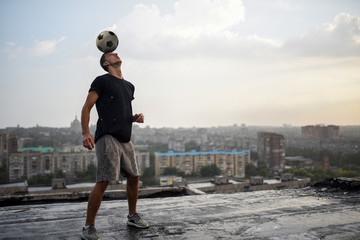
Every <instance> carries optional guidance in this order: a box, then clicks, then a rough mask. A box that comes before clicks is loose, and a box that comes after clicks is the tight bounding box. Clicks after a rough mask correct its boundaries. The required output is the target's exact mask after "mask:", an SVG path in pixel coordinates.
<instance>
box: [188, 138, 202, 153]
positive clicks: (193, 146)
mask: <svg viewBox="0 0 360 240" xmlns="http://www.w3.org/2000/svg"><path fill="white" fill-rule="evenodd" d="M191 150H196V151H200V145H199V144H197V143H196V142H195V141H194V140H192V141H189V142H186V143H185V152H190V151H191Z"/></svg>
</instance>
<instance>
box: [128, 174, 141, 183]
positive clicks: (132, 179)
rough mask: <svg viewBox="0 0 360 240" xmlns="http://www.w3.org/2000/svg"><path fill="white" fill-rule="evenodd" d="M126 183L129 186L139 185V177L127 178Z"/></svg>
mask: <svg viewBox="0 0 360 240" xmlns="http://www.w3.org/2000/svg"><path fill="white" fill-rule="evenodd" d="M127 182H128V183H129V184H138V183H139V176H136V177H131V176H127Z"/></svg>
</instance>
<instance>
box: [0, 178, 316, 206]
mask: <svg viewBox="0 0 360 240" xmlns="http://www.w3.org/2000/svg"><path fill="white" fill-rule="evenodd" d="M309 185H310V179H303V180H298V181H291V182H282V183H274V184H265V185H256V186H251V185H250V183H249V182H243V183H238V184H232V183H230V184H223V185H215V186H209V187H200V188H197V189H193V188H189V187H159V188H141V189H139V198H155V197H177V196H185V195H202V194H205V193H236V192H249V191H261V190H279V189H287V188H292V189H297V188H304V187H307V186H309ZM115 188H118V189H115ZM122 188H123V186H122V185H113V186H109V188H108V189H107V190H106V192H105V194H104V197H103V199H104V200H114V199H126V198H127V197H126V190H125V189H122ZM91 189H92V188H78V189H76V188H74V189H57V190H52V191H41V192H32V193H26V194H13V195H4V196H0V206H9V205H21V204H39V203H54V202H73V201H87V199H88V198H89V195H90V192H91Z"/></svg>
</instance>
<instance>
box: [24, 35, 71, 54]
mask: <svg viewBox="0 0 360 240" xmlns="http://www.w3.org/2000/svg"><path fill="white" fill-rule="evenodd" d="M65 39H66V38H65V37H61V38H59V39H53V40H45V41H40V42H39V41H35V44H34V46H33V47H32V48H30V49H29V52H28V54H29V56H30V57H43V56H46V55H49V54H51V53H53V52H55V49H56V46H57V44H59V43H60V42H62V41H64V40H65Z"/></svg>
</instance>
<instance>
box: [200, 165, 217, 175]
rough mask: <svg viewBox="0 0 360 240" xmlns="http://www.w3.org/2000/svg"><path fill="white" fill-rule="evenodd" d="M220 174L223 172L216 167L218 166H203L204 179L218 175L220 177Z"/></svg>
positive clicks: (201, 170)
mask: <svg viewBox="0 0 360 240" xmlns="http://www.w3.org/2000/svg"><path fill="white" fill-rule="evenodd" d="M220 173H221V170H220V168H218V167H217V166H216V164H211V165H208V166H203V167H201V169H200V176H202V177H211V176H216V175H219V174H220Z"/></svg>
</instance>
